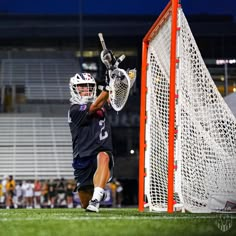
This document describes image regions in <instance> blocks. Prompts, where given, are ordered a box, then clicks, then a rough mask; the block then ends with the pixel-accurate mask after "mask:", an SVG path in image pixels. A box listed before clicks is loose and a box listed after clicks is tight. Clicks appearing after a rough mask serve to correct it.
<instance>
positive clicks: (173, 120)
mask: <svg viewBox="0 0 236 236" xmlns="http://www.w3.org/2000/svg"><path fill="white" fill-rule="evenodd" d="M142 46H143V48H142V82H141V106H140V160H139V210H140V211H143V210H144V207H145V205H146V206H147V207H149V210H150V211H168V212H170V213H171V212H173V211H175V210H179V209H182V210H188V211H190V212H214V211H218V210H222V209H225V207H227V204H228V203H232V204H234V203H236V193H235V192H236V119H235V117H234V116H233V114H232V112H231V111H230V109H229V108H228V106H227V105H226V103H225V102H224V100H223V98H222V97H221V95H220V93H219V92H218V90H217V87H216V86H215V84H214V82H213V80H212V78H211V76H210V74H209V72H208V70H207V68H206V65H205V63H204V61H203V59H202V57H201V54H200V51H199V49H198V47H197V44H196V42H195V39H194V37H193V35H192V33H191V30H190V27H189V25H188V22H187V20H186V18H185V15H184V13H183V11H182V8H181V5H180V4H179V3H178V0H172V1H170V2H169V3H168V4H167V6H166V8H165V9H164V10H163V12H162V13H161V14H160V16H159V17H158V19H157V20H156V22H155V23H154V24H153V26H152V27H151V28H150V30H149V32H148V33H147V34H146V36H145V37H144V39H143V45H142ZM231 207H232V205H231Z"/></svg>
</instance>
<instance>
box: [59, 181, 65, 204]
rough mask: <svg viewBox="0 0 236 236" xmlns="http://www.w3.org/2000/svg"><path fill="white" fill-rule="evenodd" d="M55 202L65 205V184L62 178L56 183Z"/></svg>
mask: <svg viewBox="0 0 236 236" xmlns="http://www.w3.org/2000/svg"><path fill="white" fill-rule="evenodd" d="M57 204H58V206H64V205H66V184H65V180H64V178H61V179H60V181H59V182H58V184H57Z"/></svg>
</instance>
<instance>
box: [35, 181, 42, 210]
mask: <svg viewBox="0 0 236 236" xmlns="http://www.w3.org/2000/svg"><path fill="white" fill-rule="evenodd" d="M34 200H35V206H34V208H41V182H40V181H39V180H37V179H36V180H35V181H34Z"/></svg>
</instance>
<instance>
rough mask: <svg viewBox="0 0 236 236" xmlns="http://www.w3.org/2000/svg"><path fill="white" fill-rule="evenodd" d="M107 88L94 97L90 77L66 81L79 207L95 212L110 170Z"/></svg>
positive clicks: (84, 74) (110, 142) (103, 194)
mask: <svg viewBox="0 0 236 236" xmlns="http://www.w3.org/2000/svg"><path fill="white" fill-rule="evenodd" d="M107 85H108V84H104V90H103V91H102V92H101V93H100V94H99V96H98V97H97V96H96V82H95V79H94V78H93V77H92V75H91V74H88V73H82V74H76V75H75V76H74V77H72V78H71V79H70V93H71V99H70V102H71V106H70V109H69V113H68V122H69V126H70V131H71V136H72V146H73V168H74V176H75V180H76V182H77V187H76V190H78V193H79V198H80V201H81V206H82V207H83V208H85V209H86V211H92V212H98V211H99V204H100V202H101V201H102V200H103V199H104V197H105V191H104V189H105V187H106V184H107V182H108V181H109V179H110V177H111V169H112V168H113V155H112V139H111V126H110V123H109V119H108V118H107V115H106V108H105V106H104V105H105V104H106V102H107V100H108V98H109V93H108V90H107Z"/></svg>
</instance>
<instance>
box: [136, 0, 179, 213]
mask: <svg viewBox="0 0 236 236" xmlns="http://www.w3.org/2000/svg"><path fill="white" fill-rule="evenodd" d="M178 1H179V0H170V2H169V3H168V4H167V6H166V7H165V9H164V10H163V11H162V13H161V14H160V16H159V17H158V18H157V20H156V21H155V22H154V24H153V25H152V27H151V28H150V30H149V31H148V33H147V34H146V35H145V37H144V39H143V43H142V69H141V101H140V140H139V153H140V154H139V205H138V207H139V211H144V204H145V202H144V200H145V199H144V178H145V175H146V173H145V148H146V145H148V144H146V141H145V125H146V119H147V117H146V93H147V89H148V88H147V85H146V82H147V68H148V64H147V53H148V45H149V42H150V41H151V40H152V38H153V37H154V36H155V35H156V34H157V32H158V30H159V28H160V27H161V25H162V24H163V23H164V22H165V20H166V18H167V17H168V16H169V15H170V14H171V15H172V25H171V49H170V92H169V94H170V99H169V107H170V109H169V142H168V150H169V152H168V212H169V213H172V212H173V206H174V136H175V77H176V61H177V60H176V41H177V39H176V37H177V36H176V34H177V10H178V6H179V4H178Z"/></svg>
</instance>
